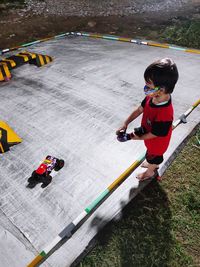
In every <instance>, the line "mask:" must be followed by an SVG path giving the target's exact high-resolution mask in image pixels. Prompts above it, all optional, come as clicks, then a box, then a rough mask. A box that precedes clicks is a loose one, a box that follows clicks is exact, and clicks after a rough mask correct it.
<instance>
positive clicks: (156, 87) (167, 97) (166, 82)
mask: <svg viewBox="0 0 200 267" xmlns="http://www.w3.org/2000/svg"><path fill="white" fill-rule="evenodd" d="M144 79H145V83H146V85H145V87H144V92H145V95H146V97H145V99H144V100H143V101H142V103H141V105H140V106H139V107H138V108H137V109H136V110H134V111H133V112H132V113H131V115H130V116H129V117H128V118H127V119H126V120H125V122H124V124H123V126H122V127H120V128H119V129H118V130H117V132H116V134H117V135H118V137H117V139H118V140H119V141H120V142H124V141H128V140H144V144H145V146H146V148H147V151H146V161H145V162H144V163H143V164H142V165H141V166H142V167H144V168H147V170H146V171H145V172H143V173H141V174H138V175H137V178H138V179H139V180H140V181H143V180H146V179H149V178H151V177H152V176H154V174H155V170H156V169H158V167H159V164H161V163H162V162H163V154H164V153H165V151H166V150H167V148H168V145H169V141H170V138H171V133H172V122H173V106H172V103H171V93H172V92H173V90H174V87H175V84H176V82H177V80H178V70H177V67H176V64H175V63H174V62H173V61H172V60H171V59H170V58H164V59H161V60H157V61H155V62H153V63H152V64H151V65H149V66H148V67H147V69H146V70H145V72H144ZM142 113H143V116H142V121H141V127H139V128H135V129H134V130H135V131H134V133H130V134H127V133H126V129H127V127H128V125H129V124H130V123H131V122H132V121H133V120H135V119H136V118H137V117H138V116H139V115H140V114H142Z"/></svg>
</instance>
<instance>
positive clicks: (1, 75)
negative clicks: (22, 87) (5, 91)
mask: <svg viewBox="0 0 200 267" xmlns="http://www.w3.org/2000/svg"><path fill="white" fill-rule="evenodd" d="M0 67H1V66H0ZM0 81H1V82H2V81H4V77H3V73H2V72H1V68H0Z"/></svg>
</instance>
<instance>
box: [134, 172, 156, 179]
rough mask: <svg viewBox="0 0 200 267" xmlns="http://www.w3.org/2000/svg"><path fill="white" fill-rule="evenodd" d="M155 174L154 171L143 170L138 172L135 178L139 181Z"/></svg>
mask: <svg viewBox="0 0 200 267" xmlns="http://www.w3.org/2000/svg"><path fill="white" fill-rule="evenodd" d="M154 175H155V172H154V171H149V170H147V171H145V172H143V173H139V174H138V175H137V176H136V178H137V179H138V180H140V181H144V180H147V179H150V178H152V177H153V176H154Z"/></svg>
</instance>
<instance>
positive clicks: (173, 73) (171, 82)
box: [144, 58, 178, 94]
mask: <svg viewBox="0 0 200 267" xmlns="http://www.w3.org/2000/svg"><path fill="white" fill-rule="evenodd" d="M144 79H145V81H146V82H147V83H148V84H150V83H153V85H154V87H159V88H160V89H164V92H165V93H166V94H171V93H172V92H173V90H174V87H175V84H176V82H177V80H178V69H177V67H176V64H175V63H174V62H173V60H172V59H170V58H163V59H160V60H157V61H155V62H153V63H152V64H151V65H149V66H148V67H147V68H146V70H145V72H144Z"/></svg>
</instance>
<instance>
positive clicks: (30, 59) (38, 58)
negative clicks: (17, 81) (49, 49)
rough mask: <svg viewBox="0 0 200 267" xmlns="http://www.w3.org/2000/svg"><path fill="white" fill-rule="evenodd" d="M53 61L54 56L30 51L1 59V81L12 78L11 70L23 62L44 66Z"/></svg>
mask: <svg viewBox="0 0 200 267" xmlns="http://www.w3.org/2000/svg"><path fill="white" fill-rule="evenodd" d="M51 61H53V58H52V57H50V56H47V55H41V54H36V53H31V52H28V51H24V52H20V53H18V54H16V55H13V56H10V57H8V58H2V59H1V60H0V81H7V80H9V79H10V78H11V74H10V70H11V69H14V68H16V67H19V66H21V65H23V64H26V63H29V64H34V65H36V66H37V67H41V66H44V65H46V64H48V63H50V62H51Z"/></svg>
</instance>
